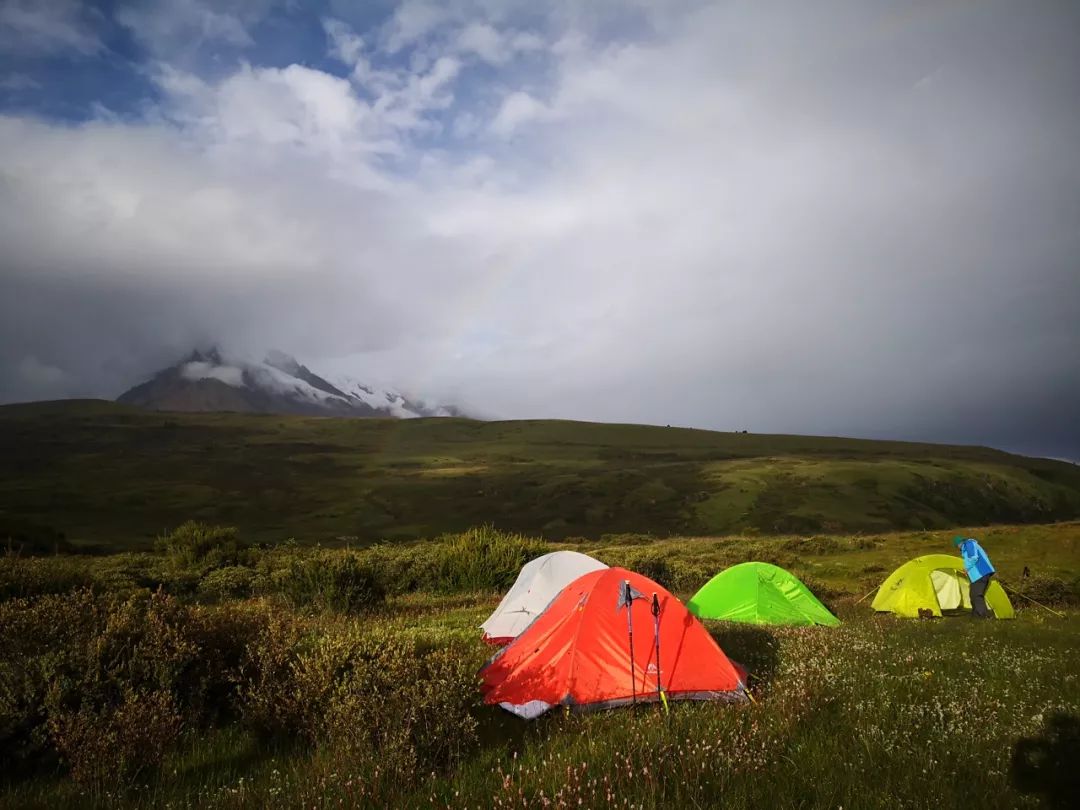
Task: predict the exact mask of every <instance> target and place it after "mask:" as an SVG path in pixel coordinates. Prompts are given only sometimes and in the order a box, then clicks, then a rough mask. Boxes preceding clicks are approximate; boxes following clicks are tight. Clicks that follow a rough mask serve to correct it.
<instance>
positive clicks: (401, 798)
mask: <svg viewBox="0 0 1080 810" xmlns="http://www.w3.org/2000/svg"><path fill="white" fill-rule="evenodd" d="M440 601H441V600H437V599H436V600H430V601H428V603H427V607H428V608H430V609H431V612H429V613H424V612H417V611H416V610H415V609H414V608H416V605H415V604H411V603H409V601H408V600H406V602H405V603H404V604H401V605H399V606H395V610H396V609H397V608H400V609H401V610H402V611H403V617H404V616H407V617H408V619H407V621H406V620H405V619H404V618H393V619H391V620H390V621H391V623H394V622H400V623H401V626H402V628H403V629H405V628H408V630H409V631H410V632H414V633H423V634H426V635H427V637H429V638H430V639H445V638H446V637H447V636H465V635H473V636H474V627H475V624H474V622H476V621H477V620H478V619H479V618H480V617H481V616H482V615H483V614H484V613H485V611H486V610H488V609H489V607H490V606H491V604H492V600H491V599H489V598H484V599H481V598H477V599H475V600H474V601H471V602H467V603H466V604H461V602H460V600H447V604H440ZM841 613H842V615H843V618H844V619H845V624H844V625H843V626H842V627H841V628H838V629H825V628H817V629H802V630H777V629H758V628H753V629H750V630H746V629H743V628H735V627H725V626H723V625H715V626H714V627H713V628H712V629H713V631H714V632H715V634H716V635H717V636H718V638H719V640H720V641H721V644H722V645H723V647H724V649H725V650H726V651H727V652H728V653H729V654H730V655H731V656H733V657H735V658H737V659H742V660H744V661H747V662H749V663H753V664H755V665H756V671H757V672H759V673H761V677H760V679H759V680H758V682H757V683H756V684H755V686H754V689H755V691H756V693H757V699H758V703H757V705H755V706H745V707H736V706H727V705H710V704H705V705H678V704H677V705H676V706H675V707H674V709H673V711H672V713H671V715H670V716H667V717H664V716H661V715H659V714H658V713H657V711H656V710H655V709H654V708H642V709H639V710H637V711H629V710H628V711H612V712H602V713H598V714H593V715H582V716H578V715H571V716H567V717H563V716H554V717H550V718H546V719H544V720H541V721H539V722H536V723H533V724H526V723H524V722H522V721H518V720H516V719H514V718H510V717H508V716H502V715H501V714H500V713H499V711H498V710H496V709H484V710H479V714H480V716H481V719H482V721H483V723H484V724H485V725H484V728H483V729H482V735H481V742H480V743H478V745H477V746H476V748H475V749H474V750H473V752H472V753H471V755H470V756H469V757H468V758H466V759H465V760H464V761H462V762H461V763H460V764H459V765H458V766H457V767H456V768H453V769H451V770H449V771H443V772H437V773H435V774H434V775H432V774H431V773H430V772H429V773H417V774H415V781H414V782H413V783H412V784H411V785H401V789H400V791H398V792H395V793H394V794H392V795H388V794H378V795H373V794H372V793H371V792H370V789H369V786H368V779H367V777H366V776H365V774H363V773H357V772H355V771H354V770H352V769H350V763H349V762H348V760H347V758H342V757H340V756H335V755H334V753H333V752H332V751H316V752H314V753H312V752H309V751H306V750H299V749H290V748H288V747H276V748H275V747H267V746H266V745H265V744H263V743H261V742H260V741H259V740H258V738H256V737H254V736H252V735H251V734H249V733H246V732H243V731H240V730H238V729H236V728H228V729H224V730H219V731H216V732H213V733H211V734H208V735H204V734H189V735H187V736H186V738H185V739H184V741H183V743H182V745H181V746H180V747H179V748H178V749H177V751H176V752H175V753H174V754H173V755H172V756H171V757H170V758H169V760H168V761H167V763H166V765H165V768H164V776H163V777H162V778H161V780H160V781H148V782H147V783H146V784H144V785H142V786H138V787H137V788H136V789H134V790H132V791H129V792H126V793H124V794H122V795H116V794H112V793H110V792H104V793H100V794H95V793H93V792H86V791H82V790H80V789H79V788H78V787H76V786H75V785H74V784H73V783H71V782H69V781H67V780H64V779H62V778H53V779H41V780H37V781H31V782H25V781H24V782H21V783H16V784H15V785H14V786H12V787H9V789H8V790H7V792H6V793H4V794H0V803H6V805H7V806H11V807H16V806H18V807H46V806H61V805H63V806H93V805H96V804H98V803H103V804H110V805H111V804H114V803H115V804H119V805H122V806H133V807H136V806H137V807H161V806H172V807H226V808H232V807H282V808H284V807H298V806H304V807H339V806H342V805H344V806H397V807H421V806H435V807H519V806H522V807H523V806H555V807H559V806H562V807H578V806H585V807H598V806H608V805H612V804H614V805H618V806H634V807H647V808H653V807H670V806H677V807H715V806H721V805H722V806H725V807H764V806H767V807H777V808H784V807H793V808H794V807H839V806H843V807H851V808H884V807H897V806H905V807H927V808H930V807H955V806H962V805H967V804H975V805H979V806H983V807H992V808H1012V807H1021V806H1038V802H1037V796H1032V795H1025V794H1022V793H1021V792H1020V791H1019V790H1018V789H1017V784H1016V783H1017V781H1018V780H1019V779H1020V778H1021V777H1020V775H1019V773H1018V772H1017V771H1016V769H1015V768H1014V766H1013V763H1012V759H1013V756H1014V752H1015V751H1016V750H1017V746H1018V743H1019V742H1020V740H1022V739H1024V738H1039V737H1040V735H1043V734H1045V732H1046V728H1047V724H1048V723H1049V722H1050V720H1051V718H1052V717H1053V716H1054V715H1055V713H1056V712H1061V713H1064V714H1065V715H1067V716H1070V717H1072V718H1074V719H1075V718H1077V717H1080V679H1078V676H1077V674H1076V672H1075V669H1074V665H1075V650H1076V649H1077V645H1078V644H1080V615H1078V614H1076V613H1075V612H1071V613H1070V614H1069V616H1068V618H1066V619H1063V620H1062V619H1054V618H1053V617H1050V618H1047V617H1045V616H1043V615H1042V614H1039V613H1036V612H1032V611H1025V612H1022V613H1021V616H1020V618H1019V619H1018V620H1017V621H1015V622H1012V623H1006V622H1002V623H987V624H979V625H972V624H971V623H970V622H967V621H964V620H955V621H938V622H928V623H922V622H911V621H902V620H899V619H892V618H890V617H883V618H875V617H872V616H870V615H869V614H868V612H867V611H857V610H856V609H855V608H854V607H851V608H850V609H849V610H842V611H841ZM483 654H484V651H483V650H482V649H481V648H479V647H477V649H476V656H475V657H476V660H477V662H479V660H480V659H481V658H482V656H483ZM1073 753H1074V754H1075V751H1074V752H1073ZM1058 776H1060V775H1058ZM1043 778H1044V781H1042V782H1039V781H1036V784H1038V785H1041V786H1043V787H1045V788H1046V789H1047V790H1052V789H1054V788H1053V780H1054V778H1055V775H1054V774H1048V775H1044V777H1043ZM545 799H546V800H547V802H545ZM548 802H550V804H548Z"/></svg>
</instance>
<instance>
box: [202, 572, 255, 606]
mask: <svg viewBox="0 0 1080 810" xmlns="http://www.w3.org/2000/svg"><path fill="white" fill-rule="evenodd" d="M254 580H255V572H254V571H252V570H251V569H250V568H244V567H243V566H240V565H230V566H226V567H225V568H215V569H214V570H212V571H210V572H209V573H208V574H207V575H206V576H204V577H203V578H202V581H201V582H200V583H199V596H200V597H203V598H205V599H211V600H226V599H242V598H244V597H247V596H251V586H252V584H253V582H254Z"/></svg>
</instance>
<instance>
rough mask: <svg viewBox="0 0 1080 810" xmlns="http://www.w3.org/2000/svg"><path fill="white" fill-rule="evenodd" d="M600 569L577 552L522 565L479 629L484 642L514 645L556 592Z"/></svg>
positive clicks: (560, 554) (590, 559)
mask: <svg viewBox="0 0 1080 810" xmlns="http://www.w3.org/2000/svg"><path fill="white" fill-rule="evenodd" d="M600 568H607V566H606V565H604V564H603V563H602V562H600V561H599V560H594V559H593V558H592V557H590V556H588V555H587V554H579V553H578V552H576V551H553V552H552V553H550V554H545V555H544V556H543V557H537V558H536V559H535V560H532V561H530V562H527V563H525V566H524V567H523V568H522V569H521V573H520V574H518V578H517V580H515V581H514V585H513V587H511V588H510V590H509V591H508V592H507V594H506V596H504V597H503V599H502V601H501V602H500V603H499V606H498V607H497V608H495V612H494V613H492V614H491V615H490V616H488V618H487V621H485V622H484V623H483V624H482V625H480V629H481V630H483V631H484V640H485V641H490V642H491V643H493V644H505V643H508V642H510V641H513V640H514V639H515V638H517V637H518V636H519V635H520V634H521V632H522V631H523V630H524V629H525V628H526V627H528V626H529V623H530V622H532V620H533V619H535V618H536V617H537V616H539V615H540V614H541V613H542V612H543V610H544V608H546V607H547V606H548V604H549V603H550V602H551V600H552V599H554V598H555V597H556V596H557V595H558V593H559V591H561V590H562V589H563V588H565V587H566V586H567V585H569V584H570V583H571V582H573V581H574V580H575V579H577V578H578V577H580V576H581V575H582V574H587V573H589V572H590V571H596V570H598V569H600Z"/></svg>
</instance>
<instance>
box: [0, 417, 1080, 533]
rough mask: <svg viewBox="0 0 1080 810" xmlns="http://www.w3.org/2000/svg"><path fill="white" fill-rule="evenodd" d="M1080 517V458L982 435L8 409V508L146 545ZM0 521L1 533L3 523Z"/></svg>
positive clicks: (3, 472)
mask: <svg viewBox="0 0 1080 810" xmlns="http://www.w3.org/2000/svg"><path fill="white" fill-rule="evenodd" d="M1078 516H1080V468H1077V467H1075V466H1073V465H1069V464H1065V463H1060V462H1054V461H1048V460H1043V459H1031V458H1025V457H1020V456H1014V455H1010V454H1008V453H1003V452H1000V451H996V450H989V449H985V448H977V447H951V446H944V445H929V444H910V443H900V442H877V441H864V440H853V439H839V438H818V437H801V436H767V435H756V434H735V433H714V432H708V431H701V430H688V429H679V428H663V427H648V426H638V425H610V424H592V423H582V422H565V421H521V422H477V421H471V420H466V419H458V418H440V419H417V420H407V421H401V420H392V419H370V420H355V419H328V418H307V417H292V416H274V415H251V414H248V415H245V414H208V413H198V414H176V413H152V412H145V411H140V410H137V409H134V408H130V407H125V406H123V405H117V404H114V403H107V402H99V401H67V402H54V403H34V404H29V405H12V406H5V407H2V408H0V520H2V521H3V522H4V524H5V526H6V527H11V526H15V527H16V532H17V533H18V534H19V535H20V536H21V537H24V538H25V539H27V540H28V541H29V540H32V539H33V537H34V536H35V535H36V534H37V533H40V534H41V535H42V536H45V537H50V538H51V537H55V535H53V534H50V531H55V532H61V533H63V534H64V535H65V536H66V537H67V538H68V539H69V540H73V541H75V542H91V543H107V544H109V545H114V544H115V545H122V546H138V545H140V544H143V543H147V542H149V540H150V539H151V538H152V537H154V536H155V535H156V534H158V533H159V532H161V531H162V530H163V529H165V528H167V527H170V526H175V525H177V524H178V523H180V522H182V521H184V520H187V519H189V518H195V519H202V520H207V521H213V522H218V523H226V524H231V525H236V526H238V527H239V528H240V529H241V531H242V532H243V533H244V536H245V537H246V538H248V539H252V540H265V541H277V540H282V539H285V538H288V537H296V538H297V539H298V540H301V541H303V542H316V541H318V542H333V541H334V539H335V538H347V539H348V542H352V543H363V542H367V541H372V540H377V539H396V538H413V537H424V536H432V535H435V534H438V533H440V532H443V531H452V530H459V529H463V528H465V527H467V526H471V525H476V524H479V523H483V522H491V523H494V524H495V525H496V526H498V527H500V528H504V529H512V530H518V531H523V532H528V533H532V534H538V535H543V536H546V537H548V538H551V539H560V538H566V537H575V536H581V537H599V536H600V535H602V534H610V533H619V532H633V533H650V534H653V535H657V536H666V535H669V534H694V535H717V534H726V533H733V532H748V531H749V532H753V531H759V532H763V533H798V534H811V533H816V532H877V531H886V530H890V529H924V528H944V527H947V526H953V525H973V524H986V523H1028V522H1049V521H1054V520H1061V519H1069V518H1076V517H1078ZM5 526H0V531H6V532H7V533H11V532H12V530H11V529H10V528H6V529H5Z"/></svg>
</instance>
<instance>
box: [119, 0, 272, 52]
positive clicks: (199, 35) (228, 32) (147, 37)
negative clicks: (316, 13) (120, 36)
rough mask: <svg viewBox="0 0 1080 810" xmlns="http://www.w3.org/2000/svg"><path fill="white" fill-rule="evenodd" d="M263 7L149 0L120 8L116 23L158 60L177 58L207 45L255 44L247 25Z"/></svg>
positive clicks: (180, 0)
mask: <svg viewBox="0 0 1080 810" xmlns="http://www.w3.org/2000/svg"><path fill="white" fill-rule="evenodd" d="M265 11H266V3H262V2H255V3H239V2H215V3H208V2H204V0H150V2H134V3H125V4H124V5H121V6H120V7H119V8H118V9H117V10H116V13H115V18H116V21H117V22H118V23H119V24H120V25H122V26H124V27H125V28H127V29H128V30H129V31H130V32H131V33H132V35H134V36H135V38H136V39H138V40H139V41H140V42H141V43H142V44H143V46H144V47H146V48H147V49H148V50H149V51H150V52H151V53H153V54H155V55H157V56H158V57H165V58H177V57H178V56H179V55H180V54H182V53H185V52H190V51H192V50H194V49H197V48H199V47H200V46H202V45H204V44H206V43H214V44H223V45H228V46H232V47H236V48H246V47H248V46H250V45H253V44H254V40H252V38H251V35H250V33H248V29H247V24H248V23H249V22H254V21H255V20H256V19H258V18H259V17H260V16H262V14H264V13H265Z"/></svg>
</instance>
